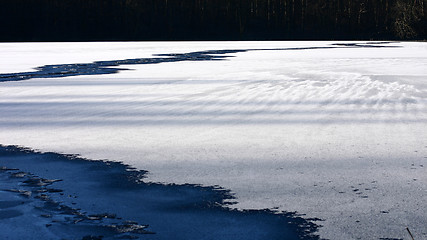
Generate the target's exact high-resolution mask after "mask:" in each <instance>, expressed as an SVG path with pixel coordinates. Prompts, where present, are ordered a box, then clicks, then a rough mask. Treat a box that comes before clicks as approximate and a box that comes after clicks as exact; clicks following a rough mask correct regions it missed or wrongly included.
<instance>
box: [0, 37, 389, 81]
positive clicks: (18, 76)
mask: <svg viewBox="0 0 427 240" xmlns="http://www.w3.org/2000/svg"><path fill="white" fill-rule="evenodd" d="M387 43H389V42H378V43H376V42H369V43H366V44H361V43H337V44H332V46H330V47H302V48H275V49H234V50H207V51H198V52H190V53H172V54H157V55H155V56H157V57H154V58H135V59H125V60H112V61H97V62H93V63H77V64H56V65H45V66H41V67H37V68H35V69H36V70H37V71H34V72H20V73H6V74H0V82H8V81H22V80H28V79H31V78H59V77H69V76H81V75H102V74H113V73H118V72H119V71H124V70H129V69H126V68H118V67H119V66H121V65H135V64H158V63H168V62H169V63H170V62H182V61H219V60H225V59H227V58H230V57H232V56H229V55H228V56H227V55H226V54H233V53H241V52H249V51H289V50H314V49H334V48H343V47H347V48H383V47H397V46H384V45H379V44H387ZM218 55H225V56H218Z"/></svg>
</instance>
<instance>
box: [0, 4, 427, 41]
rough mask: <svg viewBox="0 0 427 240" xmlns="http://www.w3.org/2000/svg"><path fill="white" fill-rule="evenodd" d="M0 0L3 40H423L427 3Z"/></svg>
mask: <svg viewBox="0 0 427 240" xmlns="http://www.w3.org/2000/svg"><path fill="white" fill-rule="evenodd" d="M0 2H1V3H0V31H1V34H0V41H98V40H305V39H306V40H335V39H336V40H345V39H357V40H366V39H369V40H384V39H389V40H391V39H395V40H397V39H399V40H402V39H403V40H424V39H426V38H427V30H426V26H427V18H426V11H427V0H329V1H325V0H1V1H0Z"/></svg>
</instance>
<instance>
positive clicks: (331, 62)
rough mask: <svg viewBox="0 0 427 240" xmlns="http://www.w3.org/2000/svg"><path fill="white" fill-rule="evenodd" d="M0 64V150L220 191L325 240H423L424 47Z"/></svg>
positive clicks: (283, 49)
mask: <svg viewBox="0 0 427 240" xmlns="http://www.w3.org/2000/svg"><path fill="white" fill-rule="evenodd" d="M216 50H218V51H216ZM224 50H227V51H224ZM157 54H160V55H157ZM0 63H1V64H0V144H4V145H20V146H25V147H30V148H33V149H38V150H41V151H53V152H58V153H68V154H80V155H81V156H82V157H85V158H89V159H108V160H112V161H121V162H124V163H126V164H129V165H131V166H133V167H136V168H138V169H143V170H148V171H149V174H148V175H147V176H148V178H147V180H149V181H152V182H160V183H177V184H184V183H190V184H201V185H203V186H213V185H219V186H221V187H223V188H225V189H230V190H231V191H232V193H234V195H235V197H236V201H237V203H236V204H235V205H233V206H234V207H236V208H238V209H264V208H268V209H273V208H274V209H278V210H279V211H296V212H298V213H301V214H306V217H307V218H320V219H322V220H323V221H321V222H319V224H321V225H323V227H322V228H320V232H319V234H320V236H321V237H322V238H327V239H380V238H384V239H386V238H397V239H400V238H403V239H409V238H408V237H409V235H408V233H407V232H406V229H405V228H406V227H409V228H410V229H411V231H412V233H413V234H414V237H415V239H425V238H427V228H426V224H427V214H426V213H425V209H426V207H427V204H426V202H427V197H426V196H427V44H426V43H423V42H419V43H411V42H391V43H380V42H372V43H367V42H351V43H350V42H114V43H108V42H98V43H96V42H94V43H1V44H0ZM76 63H82V64H83V65H72V64H76ZM46 65H55V66H46ZM43 66H45V67H43ZM37 67H42V68H40V69H39V70H34V68H37ZM17 73H19V74H17ZM64 76H66V77H64ZM20 80H22V81H20Z"/></svg>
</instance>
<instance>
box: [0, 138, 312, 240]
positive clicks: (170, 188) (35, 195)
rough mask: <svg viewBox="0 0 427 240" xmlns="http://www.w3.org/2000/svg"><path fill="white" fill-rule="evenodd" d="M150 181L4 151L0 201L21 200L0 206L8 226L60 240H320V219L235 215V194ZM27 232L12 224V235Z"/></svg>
mask: <svg viewBox="0 0 427 240" xmlns="http://www.w3.org/2000/svg"><path fill="white" fill-rule="evenodd" d="M145 174H146V171H137V170H135V169H132V168H130V167H129V166H127V165H124V164H122V163H118V162H108V161H92V160H87V159H82V158H79V157H78V156H74V155H62V154H57V153H40V152H35V151H33V150H29V149H24V148H19V147H15V146H2V145H0V180H1V181H0V197H1V196H6V195H5V194H9V195H7V196H9V198H10V195H11V194H15V195H16V197H18V196H20V198H21V199H20V200H15V202H14V201H10V200H9V201H0V220H2V219H3V220H5V221H6V222H3V224H6V226H7V224H8V219H15V222H16V219H21V221H22V220H23V219H25V218H36V219H34V222H40V223H41V224H39V225H36V227H41V228H44V231H51V232H52V233H53V234H54V235H56V236H57V239H62V238H64V239H65V238H66V239H101V238H103V239H123V238H132V239H174V240H191V239H212V240H221V239H233V240H239V239H245V240H247V239H251V240H255V239H268V240H274V239H310V240H311V239H313V240H314V239H319V237H318V236H317V235H315V232H316V231H317V229H318V227H319V226H318V225H316V224H315V223H313V221H316V220H319V219H303V218H302V217H301V215H298V214H296V213H287V212H277V211H273V210H245V211H238V210H234V209H231V208H230V206H229V204H230V203H228V204H227V203H226V201H230V200H232V199H233V196H232V194H231V193H230V192H229V191H228V190H224V189H222V188H220V187H202V186H199V185H191V184H184V185H177V184H160V183H149V182H144V181H143V178H144V176H145ZM3 199H4V197H3ZM11 199H16V198H11ZM28 206H32V207H28ZM25 207H26V208H25ZM3 209H4V210H3ZM23 209H27V213H25V212H24V211H23ZM28 209H32V210H28ZM28 211H31V212H30V213H31V214H28ZM26 214H27V215H26ZM146 223H149V224H150V225H149V226H148V225H147V224H146ZM23 227H25V228H28V227H29V226H28V225H26V226H21V225H18V226H16V225H13V222H10V226H9V227H8V228H9V229H10V230H9V233H11V232H12V231H13V230H17V228H18V229H19V228H23ZM21 230H22V229H21ZM18 232H21V231H18ZM2 234H3V237H4V235H5V234H6V237H17V236H7V232H0V238H1V236H2ZM147 234H149V235H147ZM100 236H103V237H100Z"/></svg>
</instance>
